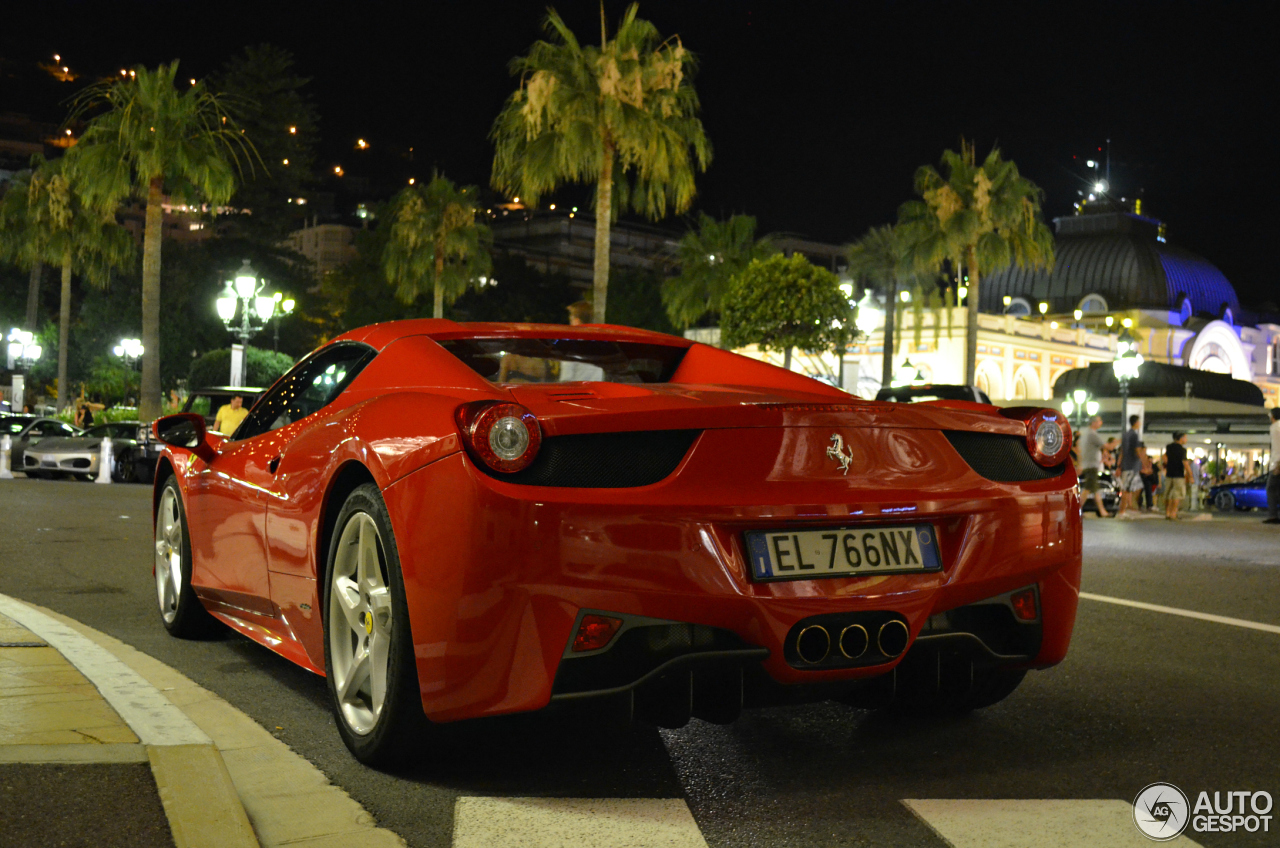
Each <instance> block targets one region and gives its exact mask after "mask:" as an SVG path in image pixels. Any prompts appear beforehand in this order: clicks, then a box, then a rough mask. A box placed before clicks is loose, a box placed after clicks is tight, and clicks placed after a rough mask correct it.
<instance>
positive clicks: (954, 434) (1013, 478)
mask: <svg viewBox="0 0 1280 848" xmlns="http://www.w3.org/2000/svg"><path fill="white" fill-rule="evenodd" d="M943 435H944V436H946V437H947V441H949V442H950V443H951V446H952V447H953V448H955V449H956V452H957V453H958V454H960V457H961V459H963V460H964V461H965V462H967V463H968V464H969V467H970V468H972V469H973V470H974V471H976V472H978V474H980V475H982V476H983V477H986V478H987V479H988V480H993V481H995V482H997V483H1025V482H1028V481H1030V480H1047V479H1048V478H1050V477H1060V476H1061V475H1062V474H1063V472H1065V471H1066V470H1067V466H1066V463H1063V464H1061V465H1054V466H1052V467H1050V468H1045V467H1043V466H1041V465H1037V464H1036V461H1035V460H1034V459H1032V458H1031V454H1030V453H1028V452H1027V440H1026V439H1025V438H1024V437H1022V436H1005V435H1001V434H999V433H972V432H968V431H964V430H946V431H944V432H943Z"/></svg>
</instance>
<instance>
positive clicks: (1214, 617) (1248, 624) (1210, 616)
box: [1080, 592, 1280, 633]
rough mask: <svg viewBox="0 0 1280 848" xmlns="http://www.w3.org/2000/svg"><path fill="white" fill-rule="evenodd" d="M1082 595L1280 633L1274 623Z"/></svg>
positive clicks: (1084, 594)
mask: <svg viewBox="0 0 1280 848" xmlns="http://www.w3.org/2000/svg"><path fill="white" fill-rule="evenodd" d="M1080 597H1082V598H1084V599H1086V600H1090V601H1102V602H1103V603H1107V604H1118V605H1120V606H1122V607H1133V608H1134V609H1142V610H1150V611H1151V612H1163V613H1168V614H1169V615H1180V616H1183V617H1185V618H1197V619H1199V620H1201V621H1212V622H1214V623H1216V624H1230V625H1231V626H1232V627H1247V628H1248V629H1250V630H1261V631H1262V632H1264V633H1280V627H1277V626H1276V625H1274V624H1262V623H1260V622H1257V621H1246V620H1245V619H1243V618H1229V617H1228V616H1225V615H1214V614H1212V613H1208V612H1196V611H1195V610H1184V609H1178V608H1177V607H1162V606H1160V605H1159V604H1144V603H1143V602H1142V601H1130V600H1126V599H1125V598H1112V597H1109V596H1107V595H1094V594H1091V593H1089V592H1081V593H1080Z"/></svg>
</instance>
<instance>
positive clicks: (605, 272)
mask: <svg viewBox="0 0 1280 848" xmlns="http://www.w3.org/2000/svg"><path fill="white" fill-rule="evenodd" d="M638 8H639V7H638V6H637V5H636V4H634V3H633V4H632V5H631V6H629V7H628V8H627V11H626V13H625V14H624V15H623V16H622V21H621V22H620V23H619V25H618V29H617V31H616V32H615V33H614V37H613V39H612V40H610V39H609V37H608V32H607V31H606V29H605V21H604V8H603V6H602V7H601V10H600V41H601V44H600V46H599V47H594V46H585V47H584V46H583V45H581V44H580V43H579V42H578V39H577V37H576V36H574V34H573V32H571V31H570V30H569V28H568V27H567V26H566V25H565V23H564V21H563V20H561V19H560V16H559V15H557V14H556V12H555V10H549V11H548V14H547V19H546V22H545V24H544V26H545V29H546V30H547V33H548V35H550V36H551V40H550V41H538V42H535V43H534V45H533V47H532V48H530V50H529V55H527V56H521V57H518V58H516V59H514V60H512V62H511V72H512V74H513V75H518V76H519V77H520V87H519V88H517V89H516V91H515V92H513V93H512V94H511V96H510V97H508V98H507V102H506V104H505V105H504V106H503V107H502V111H501V112H500V113H499V114H498V117H497V119H496V120H495V121H494V124H493V130H492V131H491V133H490V137H491V138H492V139H493V141H494V145H495V148H496V149H495V152H494V157H493V176H492V183H493V187H494V188H496V189H498V190H499V191H503V192H506V193H507V194H508V195H511V196H515V197H519V198H521V199H522V200H523V201H524V202H525V203H526V204H529V205H531V206H536V205H537V202H538V199H539V198H540V197H542V196H543V195H544V194H547V193H549V192H551V191H553V190H555V189H556V188H557V187H558V186H559V185H561V184H562V183H565V182H594V183H595V185H596V197H595V212H596V243H595V269H594V275H593V277H594V280H593V287H594V297H593V307H594V313H595V317H594V320H595V321H596V322H597V323H599V322H603V321H604V320H605V306H606V303H605V300H606V297H607V295H608V286H609V228H610V225H611V222H612V220H613V218H614V216H615V215H616V214H617V212H618V211H619V210H620V209H623V208H630V209H634V210H636V211H638V212H640V213H642V214H644V215H646V216H648V217H649V218H652V219H654V220H656V219H658V218H661V217H663V216H664V215H666V214H667V211H668V210H669V209H671V210H674V211H675V212H676V213H680V212H683V211H685V210H686V209H688V208H689V204H690V203H692V202H693V196H694V192H695V188H694V180H693V173H694V168H695V166H696V167H697V168H698V169H699V170H703V171H705V170H706V168H707V164H708V163H709V162H710V161H711V145H710V143H709V142H708V141H707V138H706V135H705V134H704V133H703V130H702V122H701V121H700V120H698V118H697V117H696V115H697V111H698V95H697V93H696V92H695V91H694V90H693V85H692V84H691V83H690V76H691V75H692V72H693V69H694V59H693V56H692V54H690V53H689V51H687V50H685V49H684V45H682V44H681V43H680V39H679V38H678V37H672V38H669V39H666V40H664V39H663V38H662V37H661V36H660V35H659V34H658V30H657V29H656V28H655V27H654V26H653V24H651V23H649V22H648V21H645V20H641V19H639V18H637V17H636V11H637V9H638ZM615 182H618V187H617V190H615V187H614V183H615Z"/></svg>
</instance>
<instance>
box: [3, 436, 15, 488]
mask: <svg viewBox="0 0 1280 848" xmlns="http://www.w3.org/2000/svg"><path fill="white" fill-rule="evenodd" d="M12 451H13V439H10V438H9V434H8V433H5V434H4V435H3V436H0V480H12V479H13V472H12V471H10V470H9V454H10V453H11V452H12Z"/></svg>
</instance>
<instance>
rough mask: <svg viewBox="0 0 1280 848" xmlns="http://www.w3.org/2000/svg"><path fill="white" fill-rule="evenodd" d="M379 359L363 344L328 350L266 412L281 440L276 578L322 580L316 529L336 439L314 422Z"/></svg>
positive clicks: (270, 511) (271, 540)
mask: <svg viewBox="0 0 1280 848" xmlns="http://www.w3.org/2000/svg"><path fill="white" fill-rule="evenodd" d="M373 356H374V350H373V349H372V348H370V347H369V346H368V345H364V344H359V343H353V342H352V343H341V344H337V345H333V346H331V347H329V348H325V349H324V350H321V351H319V352H317V354H316V355H315V356H314V357H312V358H311V359H310V360H308V361H307V362H305V363H303V364H302V365H301V366H299V368H298V369H296V371H295V372H291V373H290V374H289V375H288V376H287V377H286V378H285V380H284V381H282V382H284V383H286V384H287V386H286V387H285V391H284V393H283V395H282V398H281V401H280V402H274V403H272V404H268V405H267V406H264V407H263V409H262V414H261V420H262V421H263V422H265V421H266V419H267V418H271V422H270V423H271V425H272V426H273V427H274V430H273V431H272V432H273V433H276V434H278V435H279V440H278V446H279V450H278V453H277V458H276V467H275V475H274V477H273V478H272V480H271V481H270V482H268V483H267V484H266V501H267V519H266V521H267V546H268V549H269V550H268V562H269V566H268V567H269V568H270V569H271V571H272V572H273V573H276V574H287V575H292V576H295V577H302V578H308V579H314V578H315V576H316V575H315V574H314V572H313V563H314V562H315V557H314V553H313V551H312V550H311V548H312V545H313V543H314V540H315V536H316V533H315V530H316V527H315V526H314V524H315V521H316V520H318V519H317V516H318V513H319V508H320V503H321V500H322V498H323V496H324V490H325V486H326V480H325V478H324V474H325V471H326V470H327V468H328V460H329V456H330V453H331V451H332V449H333V444H334V443H335V442H336V439H334V438H329V437H328V433H326V432H323V430H324V427H325V425H324V424H323V423H322V422H321V421H320V420H319V419H318V418H315V417H313V416H316V414H317V413H320V412H321V411H322V410H324V408H325V407H327V406H328V405H329V404H331V403H332V402H333V401H334V400H335V399H337V397H338V396H339V395H340V394H342V391H343V389H345V388H346V387H347V386H348V385H349V384H350V383H351V381H352V380H354V379H355V377H356V375H357V374H359V373H360V370H361V369H362V368H364V366H365V365H366V364H368V362H369V360H371V359H372V358H373ZM284 401H287V402H284ZM258 412H259V410H258V408H257V407H254V414H255V415H256V414H258ZM252 417H253V416H252V415H251V416H250V418H252ZM252 423H253V422H251V421H249V420H246V422H245V424H246V425H249V424H252ZM258 426H261V425H258Z"/></svg>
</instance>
